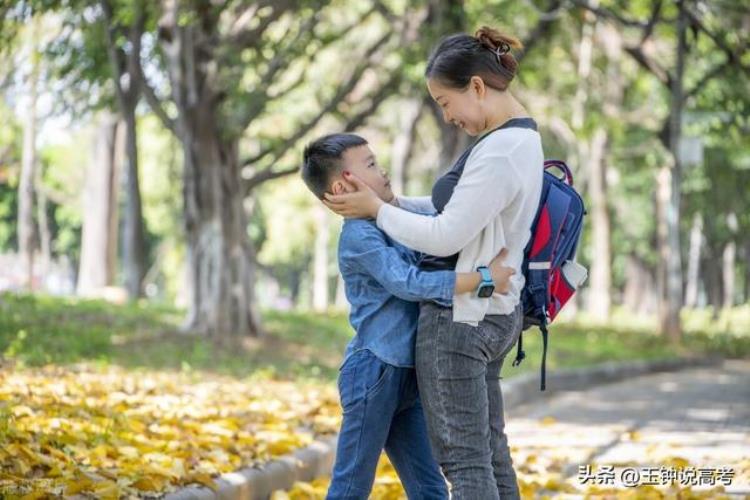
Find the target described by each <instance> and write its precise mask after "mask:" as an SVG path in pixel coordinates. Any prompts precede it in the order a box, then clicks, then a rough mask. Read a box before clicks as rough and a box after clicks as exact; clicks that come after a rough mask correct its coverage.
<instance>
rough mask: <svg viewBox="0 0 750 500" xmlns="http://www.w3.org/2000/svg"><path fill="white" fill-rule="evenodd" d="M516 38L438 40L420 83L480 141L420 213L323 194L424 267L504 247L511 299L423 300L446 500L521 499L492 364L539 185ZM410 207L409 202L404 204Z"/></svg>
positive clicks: (370, 198)
mask: <svg viewBox="0 0 750 500" xmlns="http://www.w3.org/2000/svg"><path fill="white" fill-rule="evenodd" d="M520 47H521V44H520V43H519V42H518V40H516V39H515V38H513V37H509V36H505V35H502V34H500V33H499V32H497V31H495V30H493V29H491V28H488V27H483V28H481V29H480V30H479V31H477V33H476V34H475V36H470V35H467V34H456V35H451V36H448V37H446V38H444V39H443V40H441V41H440V43H439V44H438V46H437V47H436V49H435V50H434V52H433V53H432V55H431V56H430V59H429V61H428V64H427V69H426V72H425V77H426V80H427V89H428V91H429V93H430V95H431V96H432V98H433V99H434V100H435V102H436V103H437V104H438V105H439V106H440V107H441V108H442V111H443V118H444V120H445V121H446V122H449V123H452V124H453V125H455V126H457V127H460V128H461V129H463V130H464V131H465V132H466V133H468V134H469V135H471V136H479V137H480V139H479V140H478V141H477V142H476V143H475V144H474V146H473V147H472V148H471V150H470V151H468V152H467V153H465V154H464V156H463V157H462V158H461V159H460V160H459V161H458V162H457V163H456V165H454V167H453V168H452V169H451V171H449V172H448V173H447V174H445V175H444V176H443V177H441V178H439V179H438V180H437V181H436V182H435V185H434V187H433V191H432V198H431V200H427V199H426V200H423V202H427V201H431V204H432V205H433V206H434V208H435V210H436V212H437V215H435V216H434V217H433V216H425V215H418V214H416V213H411V212H407V211H405V210H402V209H400V208H398V207H395V206H393V205H388V204H384V203H383V202H382V201H381V200H380V199H379V198H378V197H377V196H375V195H374V194H373V193H372V192H371V191H370V190H369V189H368V188H367V186H366V185H364V184H362V183H360V182H359V181H358V180H357V179H353V182H354V183H355V184H357V187H358V189H359V191H357V192H356V193H350V194H345V195H339V196H330V197H328V201H327V205H328V206H329V207H330V208H331V209H333V210H334V211H336V212H338V213H339V214H341V215H343V216H345V217H373V218H376V219H377V224H378V226H379V227H380V228H381V229H382V230H383V231H385V232H386V233H387V234H388V235H389V236H391V237H392V238H393V239H395V240H397V241H399V242H401V243H403V244H404V245H406V246H408V247H411V248H414V249H415V250H418V251H421V252H424V253H426V254H429V255H430V257H427V258H426V259H425V260H424V262H423V264H424V266H425V267H429V268H442V269H445V268H450V269H455V270H456V271H469V270H471V271H474V270H476V268H477V267H478V266H483V265H486V264H487V263H488V262H490V260H491V259H492V257H493V256H494V255H496V254H497V253H498V251H499V250H500V249H501V248H504V247H505V248H507V250H508V257H507V264H506V265H507V266H509V267H512V268H514V269H515V270H516V274H515V275H514V276H513V277H512V278H511V289H510V292H509V293H508V294H505V295H500V294H494V295H492V297H490V298H489V299H484V298H479V297H477V295H476V294H464V295H461V296H457V297H456V298H455V299H454V302H453V307H452V308H446V307H441V306H439V305H437V304H434V303H429V302H425V303H423V304H422V307H421V311H420V318H419V328H418V331H417V344H416V368H417V377H418V384H419V388H420V394H421V397H422V403H423V407H424V411H425V416H426V418H427V423H428V430H429V433H430V440H431V443H432V446H433V451H434V453H435V455H436V458H437V459H438V462H439V463H440V465H441V468H442V470H443V473H444V474H445V476H446V478H447V479H448V481H449V482H450V483H451V493H452V498H454V499H459V500H463V499H466V500H484V499H497V498H503V499H504V498H519V494H518V485H517V481H516V475H515V472H514V470H513V465H512V461H511V457H510V451H509V448H508V443H507V438H506V435H505V432H504V417H503V399H502V392H501V389H500V382H499V380H500V370H501V368H502V364H503V360H504V358H505V355H506V354H507V353H508V352H509V351H510V350H511V348H512V347H513V345H514V344H515V342H516V341H517V339H518V335H519V333H520V331H521V326H522V313H521V309H520V292H521V289H522V288H523V285H524V279H523V274H522V273H521V272H520V271H521V263H522V261H523V250H524V247H525V246H526V243H527V241H528V240H529V237H530V228H531V224H532V222H533V219H534V216H535V214H536V210H537V206H538V203H539V198H540V195H541V188H542V172H543V162H544V155H543V152H542V144H541V139H540V136H539V134H538V132H537V131H536V124H535V123H534V121H533V120H532V119H531V118H529V117H528V113H527V112H526V110H525V109H524V107H523V106H522V105H521V104H520V103H519V102H518V101H517V100H516V99H515V97H514V96H513V95H512V94H511V92H510V91H509V90H508V86H509V84H510V82H511V81H512V80H513V78H514V76H515V74H516V69H517V62H516V59H515V58H514V57H513V55H512V54H511V53H510V49H511V48H520ZM409 201H411V202H412V206H413V204H414V201H413V200H409Z"/></svg>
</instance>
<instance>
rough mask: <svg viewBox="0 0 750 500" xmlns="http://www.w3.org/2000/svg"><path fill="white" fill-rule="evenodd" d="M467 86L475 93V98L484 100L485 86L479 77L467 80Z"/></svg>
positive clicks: (475, 76)
mask: <svg viewBox="0 0 750 500" xmlns="http://www.w3.org/2000/svg"><path fill="white" fill-rule="evenodd" d="M469 86H470V87H471V89H472V90H473V91H474V92H475V93H476V96H477V98H479V99H484V95H485V94H486V93H487V86H486V85H485V84H484V80H482V77H481V76H477V75H474V76H472V77H471V80H469Z"/></svg>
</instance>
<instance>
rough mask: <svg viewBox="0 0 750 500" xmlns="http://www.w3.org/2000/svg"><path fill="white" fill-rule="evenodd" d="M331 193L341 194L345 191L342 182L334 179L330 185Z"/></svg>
mask: <svg viewBox="0 0 750 500" xmlns="http://www.w3.org/2000/svg"><path fill="white" fill-rule="evenodd" d="M331 193H333V194H342V193H346V188H345V187H344V183H343V182H341V181H334V182H333V184H332V185H331Z"/></svg>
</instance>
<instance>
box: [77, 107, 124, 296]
mask: <svg viewBox="0 0 750 500" xmlns="http://www.w3.org/2000/svg"><path fill="white" fill-rule="evenodd" d="M117 129H118V120H117V118H116V117H115V116H114V115H112V114H111V113H108V112H103V113H101V114H100V116H99V119H98V120H97V127H96V130H95V135H94V150H93V154H92V157H91V163H90V164H89V166H88V171H87V174H86V184H85V186H84V191H83V228H82V231H81V232H82V234H81V261H80V265H79V272H78V285H77V293H78V294H79V295H83V296H87V295H95V294H96V292H97V290H98V289H100V288H102V287H105V286H109V285H111V284H112V283H113V281H114V270H115V269H114V266H113V265H112V264H113V263H114V261H115V257H116V255H117V231H116V228H117V164H116V161H115V158H116V156H117V155H116V149H117V148H116V143H117V140H116V138H117Z"/></svg>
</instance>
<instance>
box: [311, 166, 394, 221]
mask: <svg viewBox="0 0 750 500" xmlns="http://www.w3.org/2000/svg"><path fill="white" fill-rule="evenodd" d="M344 179H346V180H347V181H348V182H349V183H351V184H352V185H353V186H354V187H355V188H356V189H357V190H356V191H355V192H353V193H344V194H329V193H326V194H325V196H324V200H323V203H325V205H326V206H327V207H328V208H330V209H331V210H333V211H334V212H336V213H337V214H339V215H341V216H344V217H348V218H355V219H364V218H367V217H372V218H373V219H375V218H377V216H378V210H380V207H381V206H383V205H384V204H385V202H384V201H383V200H381V199H380V198H379V197H378V195H377V194H375V191H373V190H372V188H371V187H370V186H368V185H367V184H365V183H364V182H362V180H361V179H360V178H359V177H357V176H356V175H354V174H352V173H349V172H344Z"/></svg>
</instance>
